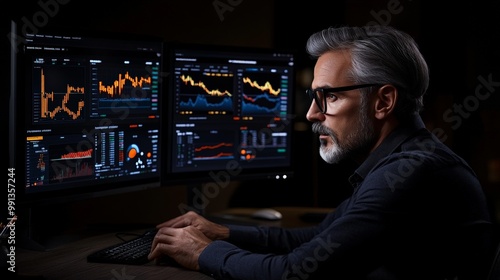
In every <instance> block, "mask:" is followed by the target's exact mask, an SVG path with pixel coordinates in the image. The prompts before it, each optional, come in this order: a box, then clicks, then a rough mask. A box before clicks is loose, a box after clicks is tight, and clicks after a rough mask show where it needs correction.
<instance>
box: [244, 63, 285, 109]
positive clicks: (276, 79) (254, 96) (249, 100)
mask: <svg viewBox="0 0 500 280" xmlns="http://www.w3.org/2000/svg"><path fill="white" fill-rule="evenodd" d="M241 83H242V88H243V96H242V99H241V111H242V114H243V115H263V114H266V115H268V114H269V113H274V114H275V115H279V114H280V112H281V111H284V110H286V108H283V107H282V106H286V100H287V89H288V86H287V83H286V82H283V81H282V78H281V76H280V75H278V74H270V73H247V74H245V75H244V76H243V77H242V79H241Z"/></svg>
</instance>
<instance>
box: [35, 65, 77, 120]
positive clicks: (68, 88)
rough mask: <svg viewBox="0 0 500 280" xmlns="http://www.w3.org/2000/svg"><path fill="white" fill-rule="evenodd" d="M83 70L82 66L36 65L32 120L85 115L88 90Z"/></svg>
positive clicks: (74, 118) (69, 118) (67, 118)
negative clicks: (85, 85) (86, 89)
mask: <svg viewBox="0 0 500 280" xmlns="http://www.w3.org/2000/svg"><path fill="white" fill-rule="evenodd" d="M84 73H85V69H84V68H83V67H74V66H45V67H43V68H41V67H35V68H34V69H33V81H34V83H33V84H34V88H33V97H34V98H33V100H34V102H33V121H34V122H39V121H43V122H50V121H64V120H70V121H73V120H81V119H83V118H84V114H83V113H84V108H85V101H84V100H85V94H86V91H85V88H84V81H85V78H84ZM36 81H38V83H37V82H36Z"/></svg>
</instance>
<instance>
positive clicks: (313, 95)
mask: <svg viewBox="0 0 500 280" xmlns="http://www.w3.org/2000/svg"><path fill="white" fill-rule="evenodd" d="M373 86H380V84H361V85H352V86H345V87H334V88H316V89H312V88H309V89H306V93H307V96H309V98H310V99H311V100H314V102H316V105H317V106H318V108H319V109H320V111H321V113H322V114H326V111H327V109H328V108H327V102H326V98H323V102H321V100H319V98H318V95H317V94H316V92H318V91H320V92H321V93H322V94H323V96H324V95H325V93H333V92H341V91H349V90H354V89H360V88H367V87H373ZM321 103H323V104H321Z"/></svg>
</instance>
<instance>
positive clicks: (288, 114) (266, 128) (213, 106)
mask: <svg viewBox="0 0 500 280" xmlns="http://www.w3.org/2000/svg"><path fill="white" fill-rule="evenodd" d="M168 49H169V51H168V62H169V64H168V69H169V70H168V72H169V77H170V79H169V90H168V97H167V98H166V99H165V100H166V102H167V105H166V106H165V107H164V108H165V114H164V118H163V120H164V131H165V135H166V139H165V140H164V141H163V144H165V145H166V147H164V149H165V150H164V151H166V153H165V156H164V158H163V160H164V161H163V163H164V165H163V166H164V170H165V172H163V173H162V175H163V176H162V181H163V182H165V184H171V183H172V182H180V183H185V184H189V185H192V186H196V185H197V184H209V183H210V184H213V185H212V186H213V187H215V188H223V187H225V186H226V185H227V184H228V183H229V182H230V181H231V180H256V179H272V180H290V178H291V176H293V160H292V144H293V141H292V140H293V136H292V134H293V121H294V112H293V108H294V94H295V77H294V75H295V61H294V59H295V52H294V51H293V50H276V49H263V48H248V47H234V46H216V45H196V44H170V45H169V47H168Z"/></svg>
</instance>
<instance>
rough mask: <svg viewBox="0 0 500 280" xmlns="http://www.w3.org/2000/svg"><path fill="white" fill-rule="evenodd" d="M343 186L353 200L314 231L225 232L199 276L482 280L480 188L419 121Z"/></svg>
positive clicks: (483, 206)
mask: <svg viewBox="0 0 500 280" xmlns="http://www.w3.org/2000/svg"><path fill="white" fill-rule="evenodd" d="M349 181H350V182H351V184H352V185H353V188H354V191H353V194H352V196H351V197H349V198H348V199H346V200H345V201H343V202H342V203H341V204H340V205H339V206H338V207H337V208H336V209H335V211H333V212H332V213H330V214H329V215H328V216H327V217H326V218H325V220H324V221H322V222H321V223H320V224H319V225H318V226H315V227H308V228H292V229H288V228H277V227H276V228H275V227H251V226H236V225H230V226H229V228H230V238H229V239H228V240H224V241H221V240H218V241H214V242H212V243H211V244H210V245H209V246H208V247H207V248H206V249H205V250H204V251H203V252H202V253H201V255H200V258H199V264H200V269H201V271H202V272H204V273H206V274H208V275H212V276H213V277H214V278H219V279H259V280H265V279H325V278H322V277H327V279H384V280H390V279H404V280H407V279H419V280H421V279H426V280H428V279H450V280H451V279H458V280H461V279H475V280H479V279H482V278H481V277H483V278H484V276H485V275H486V273H487V267H488V257H489V250H490V249H491V248H493V247H494V246H492V245H491V243H490V235H489V233H490V230H491V222H490V217H489V211H488V207H487V203H486V200H485V197H484V193H483V190H482V187H481V185H480V183H479V182H478V179H477V178H476V176H475V174H474V172H473V171H472V170H471V168H470V167H469V166H468V165H467V163H466V162H465V161H464V160H463V159H461V158H460V157H459V156H457V155H456V154H455V153H453V152H452V151H451V150H450V149H449V148H448V147H447V146H446V145H444V144H443V143H441V141H439V139H437V138H436V137H435V136H434V135H433V134H432V133H430V132H429V131H428V130H427V129H426V128H425V127H424V124H423V122H422V120H421V118H420V117H419V116H416V117H415V118H414V119H412V120H411V121H410V122H408V123H405V124H404V125H401V126H400V127H399V128H397V129H396V130H395V131H393V132H392V133H391V134H390V135H389V136H388V137H387V138H386V139H385V140H384V141H383V142H382V143H381V145H380V146H379V147H377V148H376V150H374V151H373V152H372V153H371V154H370V155H369V157H368V158H367V159H366V160H365V161H364V162H363V163H362V164H361V165H360V166H359V167H358V168H357V169H356V171H355V172H354V174H352V176H350V178H349ZM331 184H332V187H335V178H332V181H331ZM457 276H460V277H458V278H456V277H457Z"/></svg>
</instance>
